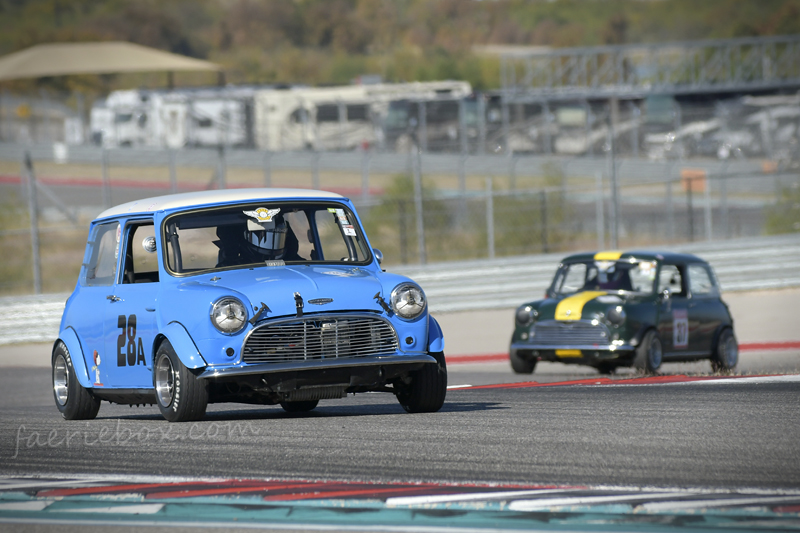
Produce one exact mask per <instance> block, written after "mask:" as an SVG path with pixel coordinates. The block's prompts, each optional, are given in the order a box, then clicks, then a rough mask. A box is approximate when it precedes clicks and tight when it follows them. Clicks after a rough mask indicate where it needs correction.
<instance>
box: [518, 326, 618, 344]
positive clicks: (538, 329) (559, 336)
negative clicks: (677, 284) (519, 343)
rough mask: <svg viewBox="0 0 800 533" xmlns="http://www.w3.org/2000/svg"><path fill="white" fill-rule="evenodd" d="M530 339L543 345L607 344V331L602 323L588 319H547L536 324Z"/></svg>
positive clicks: (608, 340)
mask: <svg viewBox="0 0 800 533" xmlns="http://www.w3.org/2000/svg"><path fill="white" fill-rule="evenodd" d="M531 333H532V335H531V337H530V341H531V342H532V343H534V344H537V345H543V346H553V347H557V346H562V345H565V344H569V345H583V346H588V345H605V344H609V342H610V339H609V337H610V336H609V331H608V328H607V327H606V326H605V325H604V324H600V323H598V324H592V322H591V321H588V320H572V321H560V320H548V321H545V322H539V323H538V324H536V325H535V326H534V327H533V329H532V331H531Z"/></svg>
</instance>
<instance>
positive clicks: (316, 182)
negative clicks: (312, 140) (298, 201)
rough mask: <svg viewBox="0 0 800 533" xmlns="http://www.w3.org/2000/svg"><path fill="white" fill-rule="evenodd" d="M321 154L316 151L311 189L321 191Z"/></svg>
mask: <svg viewBox="0 0 800 533" xmlns="http://www.w3.org/2000/svg"><path fill="white" fill-rule="evenodd" d="M319 159H320V155H319V152H318V151H316V150H314V160H313V167H312V169H311V188H312V189H314V190H319Z"/></svg>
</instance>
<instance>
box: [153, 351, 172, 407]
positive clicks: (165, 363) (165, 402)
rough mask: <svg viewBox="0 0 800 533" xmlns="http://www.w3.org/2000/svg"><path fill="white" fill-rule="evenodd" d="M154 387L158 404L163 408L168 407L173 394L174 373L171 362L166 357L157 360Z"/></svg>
mask: <svg viewBox="0 0 800 533" xmlns="http://www.w3.org/2000/svg"><path fill="white" fill-rule="evenodd" d="M155 386H156V397H157V398H158V403H160V404H161V405H162V406H164V407H169V406H170V405H171V404H172V397H173V395H174V394H175V371H174V370H173V368H172V361H170V359H169V357H167V356H166V355H162V356H161V357H160V358H159V359H158V364H157V365H156V372H155Z"/></svg>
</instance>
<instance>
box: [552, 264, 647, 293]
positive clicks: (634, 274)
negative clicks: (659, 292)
mask: <svg viewBox="0 0 800 533" xmlns="http://www.w3.org/2000/svg"><path fill="white" fill-rule="evenodd" d="M655 277H656V262H655V261H639V262H635V263H631V262H629V261H586V262H582V263H568V264H566V265H562V266H561V268H559V269H558V272H557V273H556V277H555V280H554V281H553V290H554V291H555V292H556V294H558V295H559V296H564V295H568V294H573V293H576V292H580V291H626V292H635V293H639V294H652V293H653V291H654V285H655Z"/></svg>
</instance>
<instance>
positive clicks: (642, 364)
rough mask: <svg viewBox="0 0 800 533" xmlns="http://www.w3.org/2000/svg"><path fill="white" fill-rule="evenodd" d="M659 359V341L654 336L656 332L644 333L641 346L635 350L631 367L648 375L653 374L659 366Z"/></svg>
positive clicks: (660, 353)
mask: <svg viewBox="0 0 800 533" xmlns="http://www.w3.org/2000/svg"><path fill="white" fill-rule="evenodd" d="M661 357H662V351H661V340H659V338H658V335H656V331H655V330H653V329H651V330H650V331H648V332H647V333H645V335H644V338H642V342H641V344H639V347H638V348H636V357H635V358H634V359H633V366H634V367H636V368H637V369H639V370H644V371H645V372H646V373H648V374H653V373H655V372H656V371H657V370H658V369H659V367H660V366H661Z"/></svg>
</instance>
